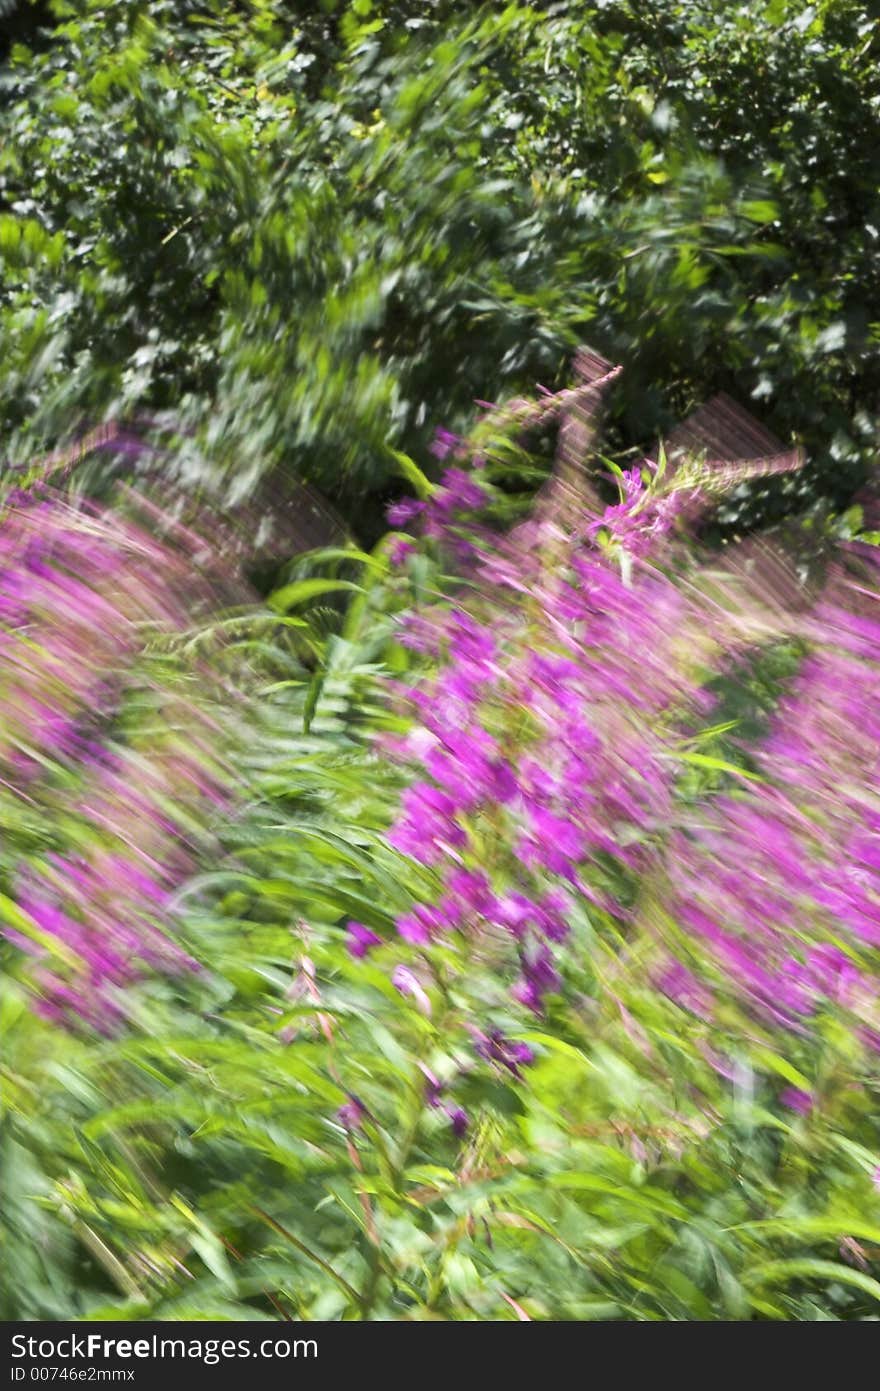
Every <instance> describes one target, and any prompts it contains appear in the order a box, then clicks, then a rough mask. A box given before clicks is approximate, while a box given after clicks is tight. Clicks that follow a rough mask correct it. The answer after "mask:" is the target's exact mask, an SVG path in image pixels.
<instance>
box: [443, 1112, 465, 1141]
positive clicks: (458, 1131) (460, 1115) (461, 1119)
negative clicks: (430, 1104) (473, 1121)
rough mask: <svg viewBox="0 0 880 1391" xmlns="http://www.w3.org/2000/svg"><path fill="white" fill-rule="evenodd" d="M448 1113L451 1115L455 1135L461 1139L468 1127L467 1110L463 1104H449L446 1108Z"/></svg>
mask: <svg viewBox="0 0 880 1391" xmlns="http://www.w3.org/2000/svg"><path fill="white" fill-rule="evenodd" d="M446 1114H447V1116H448V1117H449V1123H450V1125H451V1126H452V1133H453V1135H454V1136H455V1138H456V1139H457V1140H460V1139H461V1137H462V1136H463V1135H464V1134H465V1132H466V1130H467V1128H468V1114H467V1111H465V1110H464V1109H463V1107H461V1106H455V1107H453V1106H448V1107H447V1108H446Z"/></svg>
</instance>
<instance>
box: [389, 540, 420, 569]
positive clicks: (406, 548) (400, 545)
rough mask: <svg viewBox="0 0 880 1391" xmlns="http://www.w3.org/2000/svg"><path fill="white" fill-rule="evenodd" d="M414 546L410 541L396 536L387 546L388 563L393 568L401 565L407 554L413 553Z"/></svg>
mask: <svg viewBox="0 0 880 1391" xmlns="http://www.w3.org/2000/svg"><path fill="white" fill-rule="evenodd" d="M415 549H416V548H415V546H414V545H413V543H412V542H411V541H405V540H404V539H403V537H402V536H397V537H395V538H394V540H393V541H392V542H391V545H390V546H389V547H388V564H389V565H391V566H392V567H393V568H394V569H395V570H397V569H399V568H400V566H401V565H403V563H404V561H405V560H406V558H407V556H408V555H414V554H415Z"/></svg>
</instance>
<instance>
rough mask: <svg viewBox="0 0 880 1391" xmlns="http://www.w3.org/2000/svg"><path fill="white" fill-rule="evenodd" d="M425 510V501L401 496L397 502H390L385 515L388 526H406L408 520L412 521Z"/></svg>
mask: <svg viewBox="0 0 880 1391" xmlns="http://www.w3.org/2000/svg"><path fill="white" fill-rule="evenodd" d="M424 510H425V503H424V502H420V501H419V500H418V499H417V498H414V497H405V498H401V500H400V501H399V502H392V504H391V506H390V507H389V508H388V511H387V513H386V516H387V517H388V523H389V525H390V526H394V527H398V526H406V525H407V523H408V522H411V521H414V520H415V518H416V517H418V516H420V515H421V513H422V512H424Z"/></svg>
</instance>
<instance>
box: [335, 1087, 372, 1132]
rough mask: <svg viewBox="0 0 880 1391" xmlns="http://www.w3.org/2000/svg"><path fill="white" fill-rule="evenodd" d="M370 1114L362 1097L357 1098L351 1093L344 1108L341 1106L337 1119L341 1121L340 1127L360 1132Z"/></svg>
mask: <svg viewBox="0 0 880 1391" xmlns="http://www.w3.org/2000/svg"><path fill="white" fill-rule="evenodd" d="M369 1114H370V1113H369V1111H368V1110H367V1108H366V1106H365V1105H364V1103H363V1102H362V1101H361V1099H360V1097H357V1096H355V1095H354V1093H353V1092H349V1096H348V1101H347V1102H346V1103H345V1105H344V1106H340V1108H339V1110H338V1111H337V1112H336V1119H337V1120H338V1121H339V1124H340V1125H344V1126H345V1128H346V1130H360V1128H361V1126H362V1125H363V1122H364V1119H365V1118H366V1117H368V1116H369Z"/></svg>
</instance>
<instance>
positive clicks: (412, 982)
mask: <svg viewBox="0 0 880 1391" xmlns="http://www.w3.org/2000/svg"><path fill="white" fill-rule="evenodd" d="M391 984H392V985H393V986H394V988H395V990H399V991H400V994H401V995H411V996H412V998H413V1000H414V1001H415V1003H416V1008H417V1009H419V1010H420V1011H421V1013H422V1014H430V1013H431V1001H430V1000H429V999H428V996H427V995H426V993H425V991H424V989H423V987H422V984H421V981H420V980H419V978H418V976H416V975H414V974H413V972H412V971H411V970H410V969H409V967H408V966H396V967H395V968H394V973H393V974H392V977H391Z"/></svg>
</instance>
